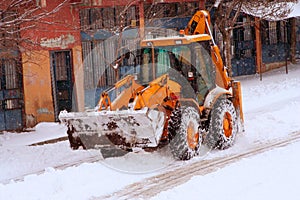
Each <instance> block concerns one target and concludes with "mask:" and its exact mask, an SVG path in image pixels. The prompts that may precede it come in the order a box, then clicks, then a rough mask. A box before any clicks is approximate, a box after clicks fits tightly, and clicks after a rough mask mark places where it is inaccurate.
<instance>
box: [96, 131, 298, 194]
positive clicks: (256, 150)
mask: <svg viewBox="0 0 300 200" xmlns="http://www.w3.org/2000/svg"><path fill="white" fill-rule="evenodd" d="M299 140H300V131H299V132H294V133H291V134H289V135H288V136H287V137H285V138H278V139H274V140H271V141H267V142H265V143H263V142H262V143H260V144H256V145H255V146H252V147H251V148H249V149H247V150H245V151H243V152H241V153H238V154H234V155H232V156H228V157H218V158H214V159H211V160H201V161H199V162H195V163H191V164H188V165H185V166H181V167H178V168H176V169H174V170H172V171H167V172H164V173H163V174H160V175H156V176H153V177H150V178H147V179H144V180H143V181H141V182H136V183H133V184H130V185H128V186H126V187H124V188H123V189H121V190H119V191H117V192H114V193H112V194H110V195H106V196H101V197H95V198H93V199H94V200H98V199H120V200H121V199H149V198H151V197H153V196H155V195H157V194H158V193H160V192H162V191H165V190H168V189H171V188H174V187H176V186H178V185H181V184H183V183H185V182H187V181H188V180H190V179H191V178H192V177H193V176H199V175H205V174H208V173H211V172H213V171H216V170H218V169H220V168H223V167H225V166H226V165H229V164H231V163H234V162H236V161H238V160H240V159H242V158H247V157H250V156H254V155H257V154H260V153H263V152H266V151H269V150H272V149H274V148H279V147H283V146H286V145H288V144H291V143H294V142H297V141H299Z"/></svg>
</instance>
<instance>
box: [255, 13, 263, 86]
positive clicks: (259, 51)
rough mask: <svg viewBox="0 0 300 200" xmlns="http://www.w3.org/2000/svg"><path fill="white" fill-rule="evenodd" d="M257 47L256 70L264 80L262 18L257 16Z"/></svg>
mask: <svg viewBox="0 0 300 200" xmlns="http://www.w3.org/2000/svg"><path fill="white" fill-rule="evenodd" d="M255 48H256V72H257V73H259V74H260V80H262V69H261V64H262V47H261V36H260V20H259V18H257V17H255Z"/></svg>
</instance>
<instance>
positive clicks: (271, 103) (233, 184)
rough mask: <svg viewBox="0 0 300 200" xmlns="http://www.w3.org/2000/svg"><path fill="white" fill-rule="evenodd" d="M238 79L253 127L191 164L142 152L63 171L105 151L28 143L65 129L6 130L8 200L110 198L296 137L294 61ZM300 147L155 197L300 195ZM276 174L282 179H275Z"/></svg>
mask: <svg viewBox="0 0 300 200" xmlns="http://www.w3.org/2000/svg"><path fill="white" fill-rule="evenodd" d="M238 79H239V80H240V81H241V82H242V90H243V103H244V115H245V130H246V131H245V132H244V133H242V134H240V135H239V136H238V137H237V141H236V144H235V145H234V146H233V147H232V148H230V149H227V150H225V151H212V152H210V153H208V154H206V155H205V156H200V157H195V158H193V159H192V160H190V161H185V162H182V161H174V160H173V159H172V158H171V157H170V155H168V154H162V153H161V152H153V153H144V152H141V153H130V154H127V155H126V156H124V157H121V158H111V159H107V160H105V161H104V162H103V161H101V162H94V163H82V164H79V165H75V166H72V167H67V168H62V169H59V168H55V166H61V165H65V164H66V163H70V162H76V160H80V159H84V158H86V157H90V156H93V155H95V154H97V152H87V151H83V150H80V151H71V150H70V149H69V146H68V143H67V142H66V141H64V142H59V143H56V144H48V145H43V146H26V144H28V142H29V141H28V140H29V139H30V138H33V136H34V137H42V136H43V135H47V137H48V136H49V134H50V135H51V134H53V135H54V134H57V135H63V134H64V131H65V128H64V127H63V126H61V125H59V124H54V123H42V124H39V125H38V126H37V127H36V129H35V130H34V131H32V132H29V133H24V134H21V135H22V136H20V134H19V135H16V134H12V133H5V134H3V135H0V155H1V156H0V182H2V183H0V199H90V198H92V197H105V196H107V197H109V195H110V194H112V193H113V192H116V191H120V190H122V188H124V187H126V186H128V185H130V184H134V183H136V184H138V183H137V182H141V181H143V180H151V178H150V177H153V176H160V174H167V172H169V171H172V170H174V169H175V168H180V167H186V166H192V165H193V164H195V163H199V162H208V161H209V160H214V159H217V158H224V159H225V158H230V156H232V155H238V154H239V153H241V152H244V151H247V149H250V148H252V147H254V146H255V147H258V146H260V145H263V144H267V143H268V142H270V141H276V140H284V139H285V138H287V137H288V135H289V134H292V133H295V132H298V131H299V130H300V118H299V113H300V89H299V88H300V65H295V66H290V67H289V74H285V69H279V70H275V71H272V72H269V73H265V74H264V75H263V80H262V81H260V80H259V77H258V76H255V75H254V76H246V77H238ZM46 133H47V134H46ZM26 135H28V137H25V136H26ZM299 150H300V142H295V143H293V144H292V145H287V146H285V147H280V148H278V149H275V150H272V151H269V152H265V153H263V154H260V155H256V156H252V157H247V158H244V159H242V160H239V161H235V162H234V163H233V164H230V165H226V166H219V167H218V168H220V167H221V168H222V169H220V170H217V169H214V170H212V171H214V172H212V173H207V174H200V175H197V173H195V174H194V176H193V177H192V178H191V179H190V181H188V179H189V178H190V177H189V178H188V179H187V180H185V181H187V182H186V183H185V182H182V183H180V184H179V183H178V184H174V185H173V186H171V187H167V188H165V189H168V190H166V191H164V192H161V193H158V194H155V193H154V194H153V193H152V195H154V197H153V198H154V199H183V198H189V199H199V197H200V196H201V197H205V199H247V197H249V199H250V197H251V198H252V199H253V198H254V197H255V198H256V199H269V198H272V199H282V198H281V197H282V196H284V195H286V196H287V197H291V198H289V199H297V197H296V196H295V195H300V192H297V191H298V189H297V188H298V187H299V186H300V183H298V181H297V179H298V180H300V175H299V173H298V169H299V167H300V158H299V156H298V157H297V156H295V154H297V152H299ZM271 162H272V163H271ZM31 172H39V173H35V174H33V175H28V176H25V177H24V180H22V181H17V182H16V181H13V180H11V181H8V179H11V178H16V177H20V176H21V177H22V176H23V175H24V174H28V173H31ZM283 173H284V174H285V175H283ZM149 178H150V179H149ZM154 179H155V177H154ZM273 179H274V180H275V181H276V182H277V184H276V183H273V182H272V180H273ZM4 182H6V183H5V184H4ZM155 184H156V182H155V180H154V181H153V182H152V185H153V186H154V187H155ZM157 185H159V183H157ZM175 185H177V186H176V187H175ZM237 190H238V191H237ZM270 190H274V192H273V193H272V192H271V191H270ZM158 191H159V190H158ZM288 192H290V193H289V194H285V193H288ZM243 194H244V195H245V196H243ZM272 194H276V195H272ZM112 197H113V196H112ZM119 197H120V196H119ZM150 197H151V195H150V196H147V197H145V198H150ZM120 198H121V197H120ZM143 198H144V197H142V199H143Z"/></svg>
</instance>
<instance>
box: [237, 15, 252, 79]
mask: <svg viewBox="0 0 300 200" xmlns="http://www.w3.org/2000/svg"><path fill="white" fill-rule="evenodd" d="M251 20H253V19H251V18H250V17H249V16H240V17H239V20H238V21H239V22H238V23H240V24H243V27H240V28H236V29H234V30H233V45H234V46H233V52H232V53H233V58H232V60H231V62H232V73H233V76H240V75H250V74H255V73H256V63H255V43H254V27H252V26H251V25H250V24H251V23H250V21H251Z"/></svg>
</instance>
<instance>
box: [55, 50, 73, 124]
mask: <svg viewBox="0 0 300 200" xmlns="http://www.w3.org/2000/svg"><path fill="white" fill-rule="evenodd" d="M51 65H52V66H51V70H52V71H51V75H52V92H53V102H54V112H55V119H56V121H57V120H58V114H59V112H60V111H62V110H67V111H71V110H72V90H73V76H72V62H71V51H53V52H51Z"/></svg>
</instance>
